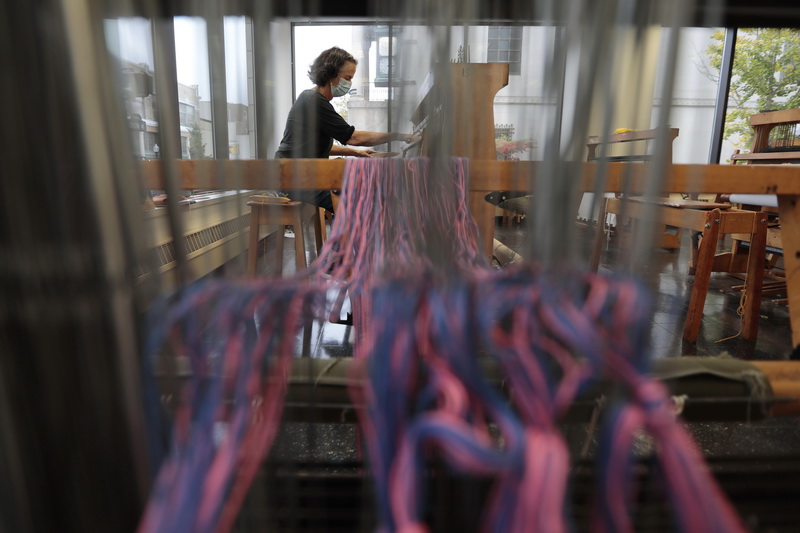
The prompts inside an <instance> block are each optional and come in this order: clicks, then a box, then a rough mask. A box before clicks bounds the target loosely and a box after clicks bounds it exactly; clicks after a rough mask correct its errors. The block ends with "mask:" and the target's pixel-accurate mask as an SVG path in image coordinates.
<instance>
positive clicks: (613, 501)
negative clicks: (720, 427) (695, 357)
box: [360, 267, 745, 533]
mask: <svg viewBox="0 0 800 533" xmlns="http://www.w3.org/2000/svg"><path fill="white" fill-rule="evenodd" d="M372 301H373V305H374V310H375V316H376V318H375V321H374V323H373V328H372V330H371V331H370V333H369V337H368V338H367V339H365V342H364V343H363V344H362V345H361V347H360V349H362V350H364V351H365V353H364V354H363V355H362V357H363V358H364V359H363V360H364V361H366V364H367V365H368V367H369V372H368V374H369V378H370V379H369V383H368V384H367V385H366V387H365V389H366V390H365V391H364V393H363V395H364V396H363V399H364V400H365V405H366V407H365V409H364V412H363V413H362V416H363V420H362V427H363V428H364V433H365V438H366V440H367V443H368V450H369V454H370V459H371V465H372V471H373V475H374V477H375V480H376V492H377V499H378V504H379V508H380V510H381V513H382V514H381V518H382V526H383V530H385V531H397V532H403V533H410V532H421V531H427V530H428V529H427V526H426V525H425V523H424V522H423V519H422V517H423V516H424V515H425V513H424V504H423V502H424V501H425V500H424V497H423V496H422V495H423V494H424V493H425V480H424V478H425V474H424V472H425V471H426V469H427V466H428V465H427V464H426V461H427V462H429V461H430V459H431V457H430V453H432V451H431V450H435V452H436V453H438V454H439V455H440V457H441V459H443V460H444V461H445V462H446V463H447V464H448V465H450V466H451V467H452V468H453V469H455V470H456V471H457V472H459V473H461V474H468V475H472V476H487V475H489V476H491V477H492V478H493V479H494V487H493V492H492V496H491V497H490V500H489V502H488V503H487V508H486V510H485V517H484V518H485V522H484V527H483V531H498V532H499V531H530V530H534V531H548V532H551V531H553V532H558V531H568V530H570V529H571V526H570V517H569V516H568V515H567V512H566V501H568V493H567V488H568V486H569V479H570V457H569V453H568V449H567V445H566V441H565V439H564V437H563V436H562V435H561V434H560V433H559V431H558V429H557V424H558V422H559V421H560V420H561V419H562V417H563V415H564V414H565V412H566V410H567V408H568V407H569V406H570V405H571V404H572V403H573V402H574V401H575V399H576V398H577V395H578V394H579V393H580V392H581V391H582V390H584V389H586V388H588V387H589V386H591V385H593V384H595V382H596V380H598V379H600V378H603V379H605V380H608V381H610V382H611V383H612V384H613V385H614V386H615V394H616V398H615V404H614V406H613V409H612V411H611V414H610V415H609V416H608V417H607V419H606V421H605V432H606V439H605V444H606V446H604V447H602V448H601V450H600V453H599V455H598V459H597V462H598V464H597V466H598V469H599V471H600V475H599V480H600V481H599V483H600V484H599V487H598V490H597V494H598V498H599V502H598V503H599V505H598V506H597V507H598V509H602V511H601V512H600V515H599V516H598V517H597V518H596V520H594V522H593V524H594V526H593V530H596V531H633V530H634V524H633V520H632V518H631V516H632V513H633V510H634V505H633V503H632V501H631V500H630V498H631V497H632V494H634V492H633V490H634V487H633V485H632V482H633V478H634V476H633V472H632V470H631V468H629V467H630V463H631V461H632V460H633V454H632V443H633V441H634V439H635V438H636V437H637V436H639V435H640V434H641V432H642V431H646V432H647V433H648V434H650V435H651V436H652V437H653V439H654V441H655V443H656V458H657V460H658V462H659V464H660V465H661V467H662V470H663V475H662V476H661V477H660V481H661V482H662V484H663V486H664V488H665V492H666V494H667V495H668V497H669V501H670V503H671V506H672V508H673V510H674V511H675V514H676V517H677V518H676V523H675V525H676V528H677V529H678V530H680V531H689V532H698V533H699V532H701V531H720V532H721V531H744V530H745V528H744V526H743V524H742V523H741V521H740V519H739V518H738V516H737V515H736V513H735V512H734V510H733V508H732V506H731V505H730V504H729V503H728V502H727V500H726V498H725V497H724V495H723V494H722V493H721V491H720V489H719V487H718V486H717V484H716V482H715V480H714V479H713V477H712V476H711V475H710V473H709V471H708V469H707V468H706V466H705V464H704V462H703V460H702V456H701V455H700V454H699V452H698V450H697V448H696V446H695V445H694V443H693V441H692V439H691V437H690V436H689V434H688V433H687V432H686V431H685V430H684V428H683V427H682V426H681V425H680V423H679V421H677V420H676V418H675V415H674V412H673V411H672V409H671V402H670V400H669V396H668V394H667V390H666V388H665V387H664V386H663V385H661V384H660V383H658V382H656V381H655V380H654V379H653V378H651V377H649V376H648V375H647V371H648V365H647V357H646V355H645V354H646V353H647V352H646V336H645V335H644V334H643V332H644V331H646V330H645V327H644V326H645V322H646V321H647V317H648V316H649V314H648V312H647V298H646V297H645V293H644V292H643V290H642V289H641V288H640V287H639V286H638V285H637V284H635V283H634V282H632V281H630V280H626V279H610V278H606V277H601V276H597V275H592V274H585V273H580V272H559V273H553V272H539V271H537V270H535V269H533V268H530V267H525V268H518V269H507V270H504V271H501V272H497V273H488V274H486V273H484V274H476V275H473V276H467V275H465V276H463V277H460V278H455V279H454V278H453V277H449V278H448V279H447V280H446V281H445V280H442V279H439V278H438V277H437V274H436V273H431V272H425V273H422V274H420V275H411V276H408V277H404V278H398V279H393V280H391V281H389V282H387V283H385V284H380V285H377V284H376V286H375V290H374V293H373V297H372ZM480 353H490V354H492V356H493V357H496V359H497V362H498V364H499V366H500V368H501V369H502V377H503V379H504V380H505V381H507V383H508V386H509V388H510V398H511V401H512V405H513V411H509V410H508V409H507V407H506V406H505V405H504V404H503V401H502V399H501V398H500V397H499V396H498V394H499V393H498V391H496V390H494V389H493V388H492V387H490V386H488V384H487V382H486V380H485V377H484V376H483V375H482V374H481V368H480V365H479V364H478V360H479V358H480V357H481V356H480V355H479V354H480ZM490 426H493V427H496V428H497V431H498V432H499V435H500V438H499V439H497V440H495V441H493V440H492V439H490V438H489V437H488V435H489V432H488V428H489V427H490ZM693 501H694V503H693Z"/></svg>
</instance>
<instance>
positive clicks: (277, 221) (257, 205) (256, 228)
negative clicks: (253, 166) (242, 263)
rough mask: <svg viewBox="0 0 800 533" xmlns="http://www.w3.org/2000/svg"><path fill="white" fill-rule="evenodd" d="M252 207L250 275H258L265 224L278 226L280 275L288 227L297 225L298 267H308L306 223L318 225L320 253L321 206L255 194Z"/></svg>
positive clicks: (278, 267)
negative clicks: (257, 269)
mask: <svg viewBox="0 0 800 533" xmlns="http://www.w3.org/2000/svg"><path fill="white" fill-rule="evenodd" d="M247 205H249V206H250V238H249V246H248V251H247V274H248V275H249V276H255V274H256V261H257V259H258V242H259V240H260V239H259V232H260V229H261V226H262V225H270V226H278V234H277V239H276V246H275V248H276V252H275V254H276V261H275V267H276V276H278V277H280V276H281V274H282V273H283V239H284V235H283V234H284V231H285V229H286V226H293V227H294V235H295V237H294V251H295V261H296V263H297V270H298V271H299V270H301V269H304V268H306V266H307V262H306V249H305V238H304V231H303V230H304V224H305V223H306V222H308V221H311V223H312V225H313V227H314V239H315V241H316V248H317V255H319V253H320V250H321V249H322V241H323V232H324V227H323V224H324V220H325V219H324V218H321V217H320V209H318V208H317V207H314V206H313V205H311V204H307V203H304V202H293V201H291V200H290V199H289V198H275V197H269V196H261V195H256V196H252V197H251V200H250V201H248V202H247Z"/></svg>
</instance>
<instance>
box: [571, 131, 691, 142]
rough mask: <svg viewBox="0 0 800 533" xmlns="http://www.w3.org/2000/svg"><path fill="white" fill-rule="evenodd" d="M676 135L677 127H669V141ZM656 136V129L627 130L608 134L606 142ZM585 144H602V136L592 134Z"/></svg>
mask: <svg viewBox="0 0 800 533" xmlns="http://www.w3.org/2000/svg"><path fill="white" fill-rule="evenodd" d="M677 136H678V128H670V129H669V136H668V139H669V141H673V140H675V137H677ZM657 138H658V130H642V131H629V132H627V133H615V134H613V135H609V136H608V143H609V144H611V143H624V142H631V141H647V140H653V139H657ZM586 144H587V145H597V144H602V137H599V136H592V137H589V139H588V141H587V142H586Z"/></svg>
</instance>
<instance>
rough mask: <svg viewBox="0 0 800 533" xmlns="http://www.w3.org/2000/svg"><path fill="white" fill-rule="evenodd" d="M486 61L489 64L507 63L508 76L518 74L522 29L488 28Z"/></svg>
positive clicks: (507, 27)
mask: <svg viewBox="0 0 800 533" xmlns="http://www.w3.org/2000/svg"><path fill="white" fill-rule="evenodd" d="M486 60H487V61H488V62H489V63H508V72H509V74H519V73H520V63H521V60H522V28H521V27H509V26H492V27H490V28H489V39H488V43H487V52H486Z"/></svg>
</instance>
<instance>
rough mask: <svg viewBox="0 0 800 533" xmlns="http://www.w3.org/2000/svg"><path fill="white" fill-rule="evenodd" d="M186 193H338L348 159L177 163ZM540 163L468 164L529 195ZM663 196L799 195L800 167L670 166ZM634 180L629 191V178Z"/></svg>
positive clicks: (157, 182) (620, 187)
mask: <svg viewBox="0 0 800 533" xmlns="http://www.w3.org/2000/svg"><path fill="white" fill-rule="evenodd" d="M163 164H164V161H160V160H150V161H142V162H140V170H141V177H142V186H143V187H144V188H146V189H164V188H165V187H164V173H163V168H162V167H163ZM174 164H175V165H177V168H178V174H179V176H180V177H181V184H180V188H182V189H223V190H226V189H227V190H238V189H253V190H270V189H287V188H296V189H338V188H340V187H341V184H342V174H343V172H344V164H345V162H344V159H328V160H325V159H284V160H279V159H253V160H226V161H221V160H191V159H184V160H180V161H175V162H174ZM574 165H575V168H576V176H575V179H577V180H579V188H580V190H583V191H587V192H590V191H593V190H594V180H595V176H596V175H597V173H598V171H599V167H600V165H602V163H575V164H574ZM607 167H608V168H607V170H608V184H607V186H606V187H605V190H606V191H609V192H629V193H643V192H644V189H645V184H646V179H647V176H648V174H647V173H648V166H647V165H640V164H636V163H613V164H608V165H607ZM544 168H545V167H544V165H543V164H542V163H541V162H538V161H492V160H473V161H471V162H470V190H472V191H481V192H483V191H485V192H491V191H529V190H531V186H532V184H535V180H536V178H537V176H540V175H541V174H542V172H543V170H544ZM666 172H667V179H666V180H665V184H664V187H663V190H662V191H661V193H664V194H666V193H671V192H678V193H681V192H683V193H720V194H726V193H730V194H738V193H741V194H791V195H795V194H800V165H671V166H670V167H669V168H668V169H667V171H666ZM626 174H630V184H629V187H628V188H627V189H626V187H625V185H626V182H625V177H626Z"/></svg>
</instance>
